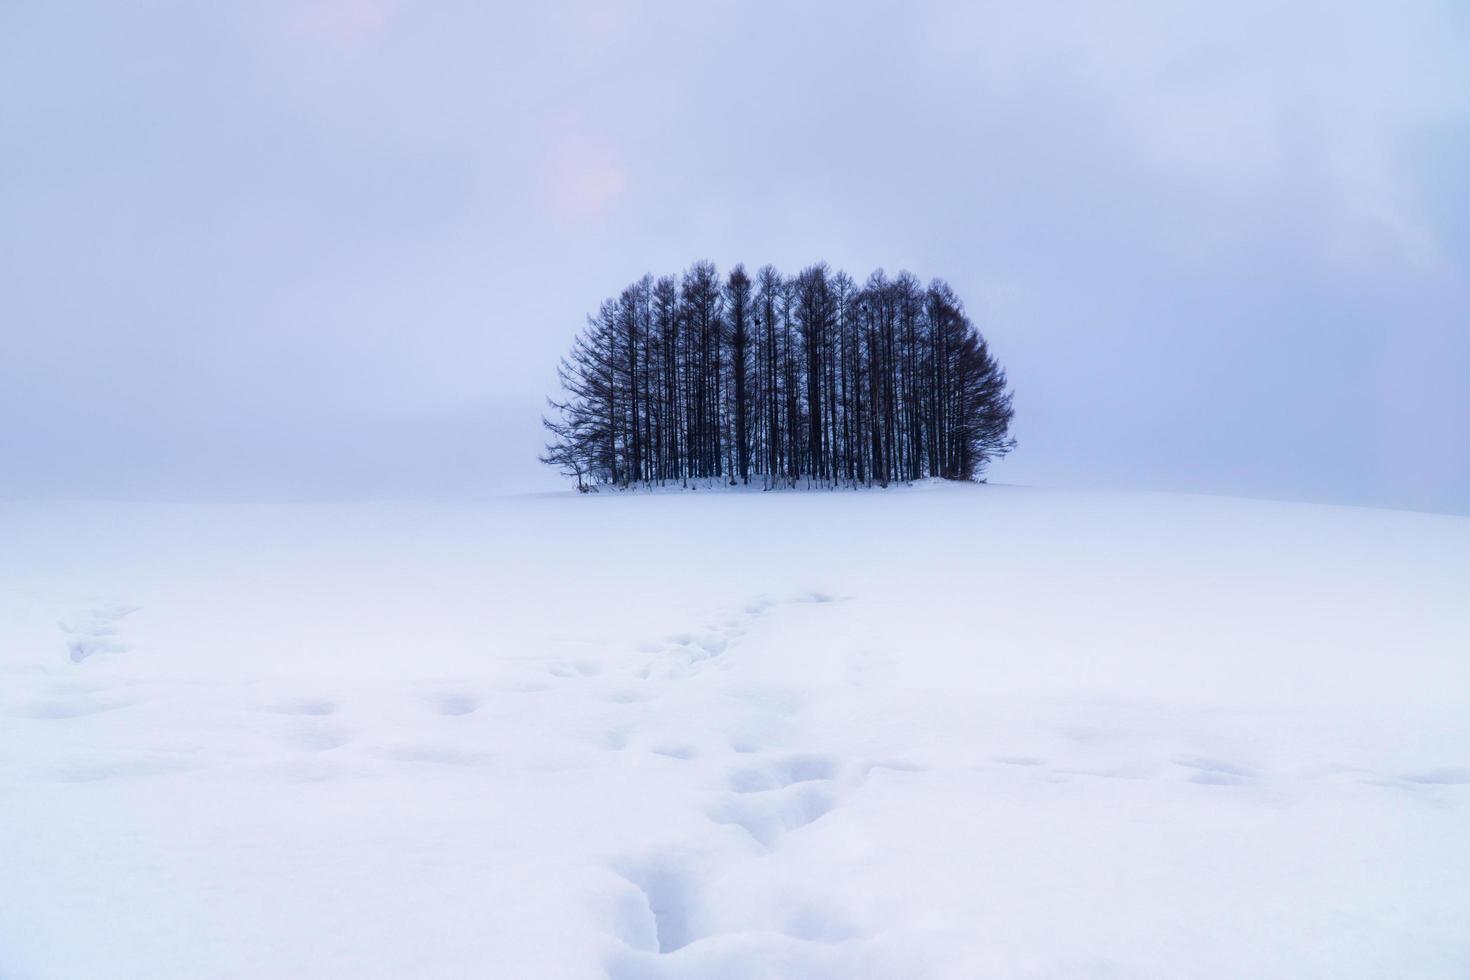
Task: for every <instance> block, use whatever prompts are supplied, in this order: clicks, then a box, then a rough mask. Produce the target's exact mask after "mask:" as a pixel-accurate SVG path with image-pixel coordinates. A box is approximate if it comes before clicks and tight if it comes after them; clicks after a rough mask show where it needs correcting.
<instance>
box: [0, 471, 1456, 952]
mask: <svg viewBox="0 0 1470 980" xmlns="http://www.w3.org/2000/svg"><path fill="white" fill-rule="evenodd" d="M1467 975H1470V518H1459V517H1445V516H1433V515H1424V514H1410V513H1399V512H1390V511H1374V510H1361V509H1351V508H1336V507H1325V506H1304V505H1293V504H1277V503H1264V502H1255V501H1241V500H1226V499H1218V498H1207V497H1187V496H1170V495H1159V494H1125V493H1083V492H1064V491H1046V490H1034V489H1020V488H1011V487H1002V486H994V487H920V488H914V489H909V490H897V491H891V492H886V493H885V492H857V493H854V492H850V491H849V492H836V493H824V492H823V493H786V494H753V493H709V492H698V493H674V494H663V495H647V494H616V493H604V494H600V495H596V496H591V497H578V496H577V495H575V494H572V493H567V494H564V495H552V496H543V497H521V498H504V499H499V500H494V501H490V502H485V503H479V504H461V505H430V504H412V505H410V504H373V505H366V504H364V505H330V506H328V505H289V506H203V505H199V506H195V505H151V504H150V505H143V504H83V503H76V504H40V503H5V504H0V977H4V978H6V980H25V978H46V980H50V978H68V980H70V978H93V977H97V978H104V977H105V978H148V980H160V978H175V977H177V978H200V977H210V978H224V977H261V978H294V977H313V978H320V977H508V978H540V977H550V978H560V977H587V978H593V977H611V978H615V980H626V978H635V977H648V978H657V977H728V978H754V977H806V976H810V977H833V978H850V977H851V978H861V977H884V978H887V977H903V978H924V977H946V978H948V977H953V978H975V977H981V978H983V977H998V978H1001V977H1003V978H1011V977H1109V978H1112V977H1158V978H1181V977H1211V978H1231V980H1236V978H1242V977H1253V978H1261V977H1280V978H1287V977H1290V978H1300V977H1331V978H1334V980H1342V978H1354V977H1362V978H1369V977H1373V978H1381V977H1444V978H1450V977H1455V978H1464V977H1466V976H1467Z"/></svg>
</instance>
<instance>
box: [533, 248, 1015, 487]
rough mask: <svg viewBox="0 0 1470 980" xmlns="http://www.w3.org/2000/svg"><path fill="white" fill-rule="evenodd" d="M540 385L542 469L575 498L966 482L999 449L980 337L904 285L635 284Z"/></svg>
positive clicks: (705, 276) (741, 276) (1006, 444)
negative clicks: (711, 487)
mask: <svg viewBox="0 0 1470 980" xmlns="http://www.w3.org/2000/svg"><path fill="white" fill-rule="evenodd" d="M557 373H558V377H559V378H560V381H561V385H562V388H563V393H562V397H561V398H560V399H550V400H549V401H550V404H551V407H552V410H553V414H552V416H551V417H549V418H546V419H545V420H544V421H545V425H546V427H547V429H548V430H550V432H551V441H550V443H549V444H548V445H547V447H546V453H545V455H544V456H543V457H542V461H543V462H545V463H548V464H551V465H553V466H556V467H558V468H559V469H560V470H561V471H562V472H563V473H565V474H566V475H567V476H569V477H574V478H575V479H576V481H577V486H578V487H579V488H580V489H583V490H587V489H594V488H596V487H597V486H599V485H608V484H611V485H614V486H619V487H627V486H632V485H666V484H670V483H676V484H681V485H685V486H688V485H690V484H691V483H695V484H696V485H698V484H701V483H703V484H709V483H724V484H752V483H758V484H759V485H760V486H762V487H764V488H767V489H773V488H776V487H798V486H801V487H834V486H859V485H872V484H880V485H884V486H886V485H888V484H889V483H892V482H895V481H898V482H907V481H913V480H919V479H923V478H925V477H943V478H946V479H953V480H973V479H977V478H980V477H981V476H983V474H984V472H985V468H986V464H987V463H988V462H989V461H990V460H991V459H993V458H995V457H998V456H1003V455H1005V454H1006V453H1007V452H1009V451H1010V450H1011V449H1012V448H1013V447H1014V446H1015V440H1014V439H1012V438H1011V437H1010V435H1009V430H1010V424H1011V419H1012V415H1013V411H1012V408H1011V395H1010V392H1009V391H1008V390H1007V386H1006V376H1005V372H1004V371H1003V370H1002V369H1001V367H1000V366H999V365H998V364H997V363H996V361H995V359H994V357H992V356H991V354H990V351H989V349H988V347H987V346H986V343H985V338H984V337H982V336H981V335H980V332H979V331H978V330H977V329H976V328H975V325H974V324H973V323H971V322H970V319H969V318H968V317H967V316H966V315H965V310H964V306H963V304H961V302H960V299H959V297H958V296H956V295H955V294H954V291H953V290H951V289H950V287H949V286H948V285H947V284H946V283H945V282H944V281H942V280H939V279H936V280H934V281H933V282H931V283H930V284H929V285H928V287H925V286H923V285H922V284H921V283H920V282H919V280H918V279H916V278H915V277H914V276H912V275H910V274H909V273H907V272H904V273H900V274H899V275H898V276H896V277H895V278H892V279H890V278H888V277H886V276H885V275H884V274H883V273H882V272H881V271H879V272H875V273H873V274H872V275H871V276H869V277H868V279H867V281H866V282H865V283H863V284H862V285H858V284H857V283H856V282H855V281H854V280H853V279H852V278H851V277H849V276H848V275H847V274H846V273H844V272H840V271H839V272H833V271H831V270H830V269H829V268H828V267H827V265H826V264H825V263H819V264H817V265H813V266H811V267H809V268H807V269H804V270H802V271H801V272H800V273H798V274H797V275H795V276H791V277H787V276H783V275H781V274H780V273H779V272H777V271H776V270H775V269H773V268H771V267H770V266H765V267H763V268H761V269H760V270H759V271H758V272H756V274H755V276H754V277H752V276H750V275H748V274H747V273H746V271H745V269H744V267H743V266H738V265H737V266H736V267H735V268H734V269H732V270H731V271H730V273H729V275H727V276H725V277H724V278H723V279H721V278H720V276H719V275H718V274H717V273H716V271H715V267H714V265H713V264H712V263H709V262H696V263H695V264H694V265H693V266H691V267H690V268H689V269H688V270H687V271H685V272H684V273H683V274H682V275H680V276H678V277H677V278H676V277H674V276H664V277H662V278H659V279H654V278H653V277H652V276H644V277H643V278H642V279H640V280H638V281H637V282H635V283H633V284H631V285H630V286H628V287H627V288H626V289H624V290H623V291H622V293H621V294H620V295H619V296H618V297H617V298H615V299H609V300H607V301H605V302H604V303H603V304H602V307H601V309H599V310H598V313H597V315H596V316H593V317H589V318H588V320H587V326H586V328H585V329H584V330H583V331H582V332H581V333H580V334H579V335H578V336H577V338H576V339H575V340H574V341H573V344H572V349H571V352H570V353H569V354H568V355H567V356H566V357H564V358H563V359H562V362H561V364H560V366H559V368H558V372H557Z"/></svg>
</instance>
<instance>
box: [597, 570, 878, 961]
mask: <svg viewBox="0 0 1470 980" xmlns="http://www.w3.org/2000/svg"><path fill="white" fill-rule="evenodd" d="M836 601H839V600H837V599H836V598H835V597H833V596H831V595H829V594H827V593H823V592H806V593H800V594H797V595H794V596H789V597H787V598H785V599H776V598H772V597H769V596H763V597H760V598H757V599H755V600H752V601H751V602H749V603H746V604H745V605H743V606H742V607H740V609H739V610H738V611H736V612H735V613H734V614H732V615H730V616H728V617H727V618H725V619H723V620H720V621H718V622H716V623H713V624H710V625H709V626H707V627H705V628H704V629H701V630H694V631H689V632H683V633H676V634H673V635H670V636H668V637H666V638H665V639H664V640H662V641H660V642H656V643H646V644H643V645H642V646H640V647H639V650H640V651H641V652H644V653H649V654H654V655H655V657H654V659H652V660H651V661H649V662H648V663H646V664H645V665H643V666H642V667H641V668H639V669H638V670H637V671H636V673H635V676H636V677H637V678H638V679H639V680H642V681H648V680H664V681H673V682H678V681H682V680H684V679H686V678H690V677H693V676H695V675H697V674H699V673H701V672H703V671H705V670H711V669H723V668H724V667H726V666H728V664H723V663H721V660H722V658H724V657H725V656H726V655H727V654H728V653H729V652H730V651H731V649H732V648H733V647H735V646H736V645H737V644H738V643H739V641H740V639H741V638H742V637H743V636H744V635H745V634H746V633H747V632H748V631H749V630H750V629H751V628H752V626H754V624H755V623H756V622H757V621H758V620H759V619H760V618H761V617H763V616H765V615H767V614H768V613H770V612H771V611H772V610H774V609H776V608H778V607H779V606H782V605H790V604H797V603H801V604H807V603H810V604H816V605H825V604H829V603H833V602H836ZM726 693H732V692H726ZM736 697H737V699H738V698H739V697H740V695H739V694H738V693H737V694H736ZM614 699H615V700H620V699H619V697H618V692H615V694H614ZM637 700H640V698H633V697H629V698H628V701H627V703H629V704H632V703H636V701H637ZM741 705H742V706H741V713H740V715H739V716H737V717H735V718H733V719H731V720H730V723H729V725H728V728H729V732H728V734H729V738H728V740H727V743H726V746H725V750H726V751H729V752H730V753H731V763H732V765H730V767H729V768H728V769H727V771H726V774H725V777H724V779H723V786H722V787H721V788H719V789H716V790H713V791H706V792H704V793H703V794H699V795H702V796H703V797H704V801H703V802H702V803H701V804H697V805H700V806H701V808H702V812H703V816H704V817H705V818H706V819H708V820H709V821H710V823H711V825H712V827H714V828H728V830H729V831H731V832H735V833H738V834H740V835H741V838H742V839H743V840H745V842H746V843H745V845H743V846H741V845H739V843H738V842H736V843H735V847H734V853H735V854H736V855H737V856H736V857H734V858H731V857H730V856H729V855H730V854H731V850H732V849H731V846H730V845H731V840H730V838H728V837H723V835H722V834H719V833H717V834H716V835H715V837H714V838H713V843H712V846H711V847H710V848H709V849H707V850H703V851H696V852H688V851H681V850H679V849H676V848H669V849H663V850H658V851H655V852H651V853H641V854H634V855H630V856H626V857H624V858H621V859H619V860H616V861H614V862H613V864H612V867H611V870H613V871H614V872H615V873H616V874H617V875H618V876H619V877H620V878H622V879H623V880H624V881H625V882H627V884H628V885H630V886H631V888H632V891H631V892H630V896H633V897H632V898H631V900H630V901H629V902H628V903H627V904H626V905H624V906H622V907H621V909H620V912H619V914H618V916H617V918H616V921H615V922H614V924H613V925H614V930H615V932H616V933H617V935H618V936H619V938H620V939H621V940H622V941H623V943H624V944H625V945H626V946H627V947H628V952H627V954H626V955H620V956H617V957H614V959H613V960H612V961H610V962H609V963H608V964H606V965H607V969H608V973H609V976H610V977H614V978H623V977H627V978H632V977H640V976H648V975H652V974H650V972H649V971H650V970H656V967H657V963H656V960H657V959H658V958H659V957H661V956H663V955H664V954H670V953H674V952H677V951H678V950H681V949H683V948H685V947H686V946H688V945H690V944H691V943H693V942H695V941H696V940H699V939H703V938H706V937H708V936H712V935H715V934H716V933H715V931H714V930H713V929H712V928H711V925H710V923H709V922H708V921H707V919H706V916H705V915H704V914H703V908H704V905H705V897H706V893H707V891H708V889H709V888H710V887H711V885H710V881H711V879H712V877H713V876H714V875H715V874H717V873H718V871H719V870H720V869H721V867H722V866H723V865H722V862H721V858H720V855H721V854H723V855H725V857H724V858H723V860H724V861H725V862H728V861H730V860H760V858H761V856H762V855H766V854H770V853H773V852H775V851H777V850H779V849H780V848H781V847H782V845H783V842H784V841H785V840H786V838H787V837H788V836H789V835H791V834H793V833H796V832H798V831H801V830H802V829H803V828H806V827H808V826H810V825H811V824H813V823H815V822H817V821H818V820H820V819H821V818H822V817H823V816H825V815H826V814H828V813H830V812H831V811H832V810H833V809H835V808H836V807H837V806H839V805H840V803H841V800H842V797H843V795H844V794H845V793H846V792H847V791H848V790H850V789H851V788H852V787H854V786H855V785H857V784H859V783H861V781H862V780H863V779H864V778H865V777H866V771H864V772H861V773H858V772H855V771H853V770H852V769H851V768H850V767H846V766H844V764H843V762H842V760H840V759H839V758H837V757H836V756H833V755H829V754H824V753H820V752H801V751H790V750H788V749H786V748H785V747H784V746H785V745H787V744H789V743H790V742H792V741H793V740H794V739H793V735H794V734H795V733H794V730H793V727H792V723H791V721H790V720H789V718H788V717H786V716H787V715H789V714H790V713H791V709H792V708H794V707H799V700H790V699H788V703H783V702H782V700H781V698H780V697H778V696H776V697H773V696H772V692H760V696H759V697H747V698H745V699H744V700H743V701H742V702H741ZM635 729H636V726H635V725H634V724H632V723H630V722H625V723H622V724H619V725H617V726H615V727H614V728H612V729H610V730H609V731H608V733H607V735H606V737H605V740H604V741H605V744H606V745H607V746H608V747H609V748H613V749H618V750H621V749H624V748H626V747H627V746H628V744H629V743H630V737H631V735H632V734H633V732H634V731H635ZM772 745H781V746H783V747H782V748H772V747H771V746H772ZM649 751H651V752H653V753H654V754H657V755H660V756H666V757H669V758H672V759H675V760H687V759H692V758H694V757H695V756H696V755H697V749H696V747H695V746H693V745H691V744H687V743H686V742H684V741H681V740H679V739H677V738H671V737H665V738H663V739H657V738H655V739H654V740H652V741H651V742H650V743H649ZM722 837H723V841H722ZM787 925H788V928H787V929H786V933H787V934H788V935H789V936H791V937H792V938H794V939H798V940H820V939H824V938H828V937H830V935H834V934H840V933H843V932H844V930H845V926H843V925H842V924H841V923H838V921H837V918H836V917H835V916H833V915H831V914H829V913H827V912H825V911H824V910H821V909H807V910H806V912H805V913H804V914H803V915H802V916H801V921H800V922H792V923H788V924H787ZM650 957H652V958H653V959H652V960H651V959H650Z"/></svg>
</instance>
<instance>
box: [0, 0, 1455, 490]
mask: <svg viewBox="0 0 1470 980" xmlns="http://www.w3.org/2000/svg"><path fill="white" fill-rule="evenodd" d="M1104 6H1106V5H1104V4H1098V3H1092V2H1078V3H1066V2H1060V3H1045V2H1043V3H1029V4H1016V3H1009V2H1006V3H1002V2H995V3H984V2H938V3H911V4H885V5H870V4H855V3H825V4H815V3H814V4H799V3H798V4H793V3H752V2H743V3H733V2H728V3H705V4H690V3H679V4H660V3H636V2H634V3H627V2H594V0H589V2H585V3H517V4H503V5H501V4H493V3H470V2H463V3H456V2H433V0H421V2H417V3H408V2H395V0H320V2H308V0H300V2H271V0H248V2H241V3H237V4H230V3H223V2H221V3H207V4H200V3H186V2H178V3H156V2H149V0H138V2H133V3H127V4H120V3H107V2H100V0H99V2H94V3H68V2H66V0H9V2H6V3H3V4H0V496H11V497H14V496H53V495H55V496H68V497H77V496H85V497H168V498H194V499H197V498H213V497H220V498H234V499H239V498H280V497H389V496H396V497H403V496H415V497H417V496H435V497H461V496H472V495H476V496H477V495H484V494H489V493H499V492H507V491H516V490H523V489H539V488H546V487H549V486H555V485H558V481H557V480H556V478H555V477H554V475H553V474H552V473H550V472H548V471H544V468H543V467H540V466H539V465H538V464H537V463H536V462H535V460H534V457H535V454H536V452H537V450H538V449H539V447H540V444H541V442H542V433H541V431H540V428H539V416H540V413H541V411H542V407H543V398H544V396H545V395H546V394H547V393H548V392H550V391H551V390H552V386H553V385H554V381H555V376H554V368H555V362H556V359H557V357H558V356H559V355H560V354H561V353H562V352H563V351H564V349H565V348H566V346H567V344H568V342H569V340H570V338H571V336H572V334H573V333H574V332H575V331H576V330H577V329H578V328H579V327H580V325H581V323H582V321H583V318H584V316H585V314H587V313H589V312H592V311H594V310H595V309H596V307H597V304H598V303H599V301H600V300H601V299H602V298H603V297H605V296H608V295H611V294H613V293H615V292H617V291H618V290H619V289H620V288H621V287H622V286H623V285H624V284H625V283H627V282H628V281H629V280H631V279H633V278H635V277H637V276H639V275H641V274H642V273H644V272H648V271H652V272H655V273H663V272H672V271H677V270H679V269H682V268H684V267H685V266H687V265H688V264H689V263H690V262H692V261H694V260H695V259H700V258H709V259H712V260H714V261H715V262H716V263H717V264H718V265H719V266H720V267H721V269H727V268H728V267H729V266H730V265H732V264H733V263H734V262H737V261H743V262H745V263H746V264H747V265H748V266H750V267H754V266H758V265H760V264H762V263H765V262H773V263H775V264H776V265H777V266H779V267H780V268H782V269H783V270H786V271H796V270H798V269H799V268H800V267H801V266H802V265H804V264H807V263H810V262H812V261H815V260H818V259H825V260H827V261H828V262H830V263H831V264H833V265H834V266H838V267H841V268H845V269H847V270H848V271H849V272H851V273H852V274H854V275H855V276H857V277H858V278H862V277H865V276H866V275H867V274H868V273H869V272H870V271H872V270H873V269H875V268H879V267H882V268H884V269H886V270H888V271H889V272H890V273H894V272H897V271H899V270H901V269H909V270H911V271H912V272H914V273H915V274H917V275H918V276H919V277H920V278H921V279H928V278H930V277H933V276H942V277H944V278H946V279H948V280H949V281H950V282H951V283H952V284H953V286H954V287H955V288H956V290H957V291H958V292H959V294H960V295H961V296H962V297H963V298H964V300H965V301H966V303H967V304H968V306H969V309H970V311H971V313H972V315H973V316H974V318H975V319H976V321H977V322H978V323H979V325H980V326H981V329H982V330H983V331H984V333H985V334H986V336H987V337H988V338H989V340H990V342H991V345H992V348H993V350H994V351H995V353H996V354H997V356H998V357H999V358H1000V359H1001V361H1002V363H1003V364H1004V365H1005V366H1006V367H1007V369H1008V370H1009V373H1010V376H1011V379H1012V381H1013V383H1014V387H1015V391H1016V409H1017V415H1016V425H1015V434H1016V435H1017V437H1018V438H1019V440H1020V447H1019V449H1018V450H1017V452H1016V454H1015V455H1014V457H1012V458H1011V459H1009V460H1007V461H1005V462H1004V463H1002V464H1000V465H998V466H996V467H995V468H994V469H993V471H992V478H993V479H994V480H996V481H999V482H1008V483H1040V484H1053V485H1076V486H1118V487H1145V488H1154V489H1183V490H1197V491H1207V492H1218V493H1231V494H1247V495H1257V496H1272V497H1288V498H1305V499H1318V500H1333V501H1340V502H1345V503H1368V504H1376V505H1384V506H1394V507H1411V508H1422V509H1434V510H1450V511H1457V512H1462V513H1470V7H1467V5H1466V4H1464V3H1463V2H1456V0H1449V2H1445V3H1423V2H1418V0H1401V2H1394V3H1347V4H1344V3H1340V2H1337V3H1320V4H1319V3H1291V4H1281V3H1276V2H1269V3H1268V2H1235V3H1214V4H1185V3H1179V2H1175V0H1167V2H1158V3H1148V2H1144V3H1129V4H1119V5H1117V7H1118V9H1116V10H1113V11H1110V12H1106V13H1105V12H1103V7H1104Z"/></svg>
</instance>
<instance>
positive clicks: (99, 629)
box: [57, 602, 141, 664]
mask: <svg viewBox="0 0 1470 980" xmlns="http://www.w3.org/2000/svg"><path fill="white" fill-rule="evenodd" d="M140 608H141V607H139V606H130V605H127V604H125V603H119V602H111V603H104V604H102V605H100V606H93V607H92V608H90V609H86V610H83V611H82V612H81V613H79V614H77V615H76V616H74V617H73V618H72V619H71V620H69V621H66V622H62V623H58V624H57V625H58V626H60V627H61V631H62V632H63V633H66V634H68V635H69V636H70V637H71V638H70V639H69V640H67V642H66V650H67V656H68V657H70V658H71V662H72V663H74V664H79V663H82V662H83V661H85V660H88V659H90V658H92V657H95V656H98V655H101V654H108V653H123V652H125V651H127V650H128V649H129V647H128V645H127V644H126V643H123V642H122V641H121V640H119V639H118V638H117V633H118V623H119V622H121V621H122V620H123V618H124V617H126V616H130V615H132V614H133V613H135V612H137V611H138V610H139V609H140Z"/></svg>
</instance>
